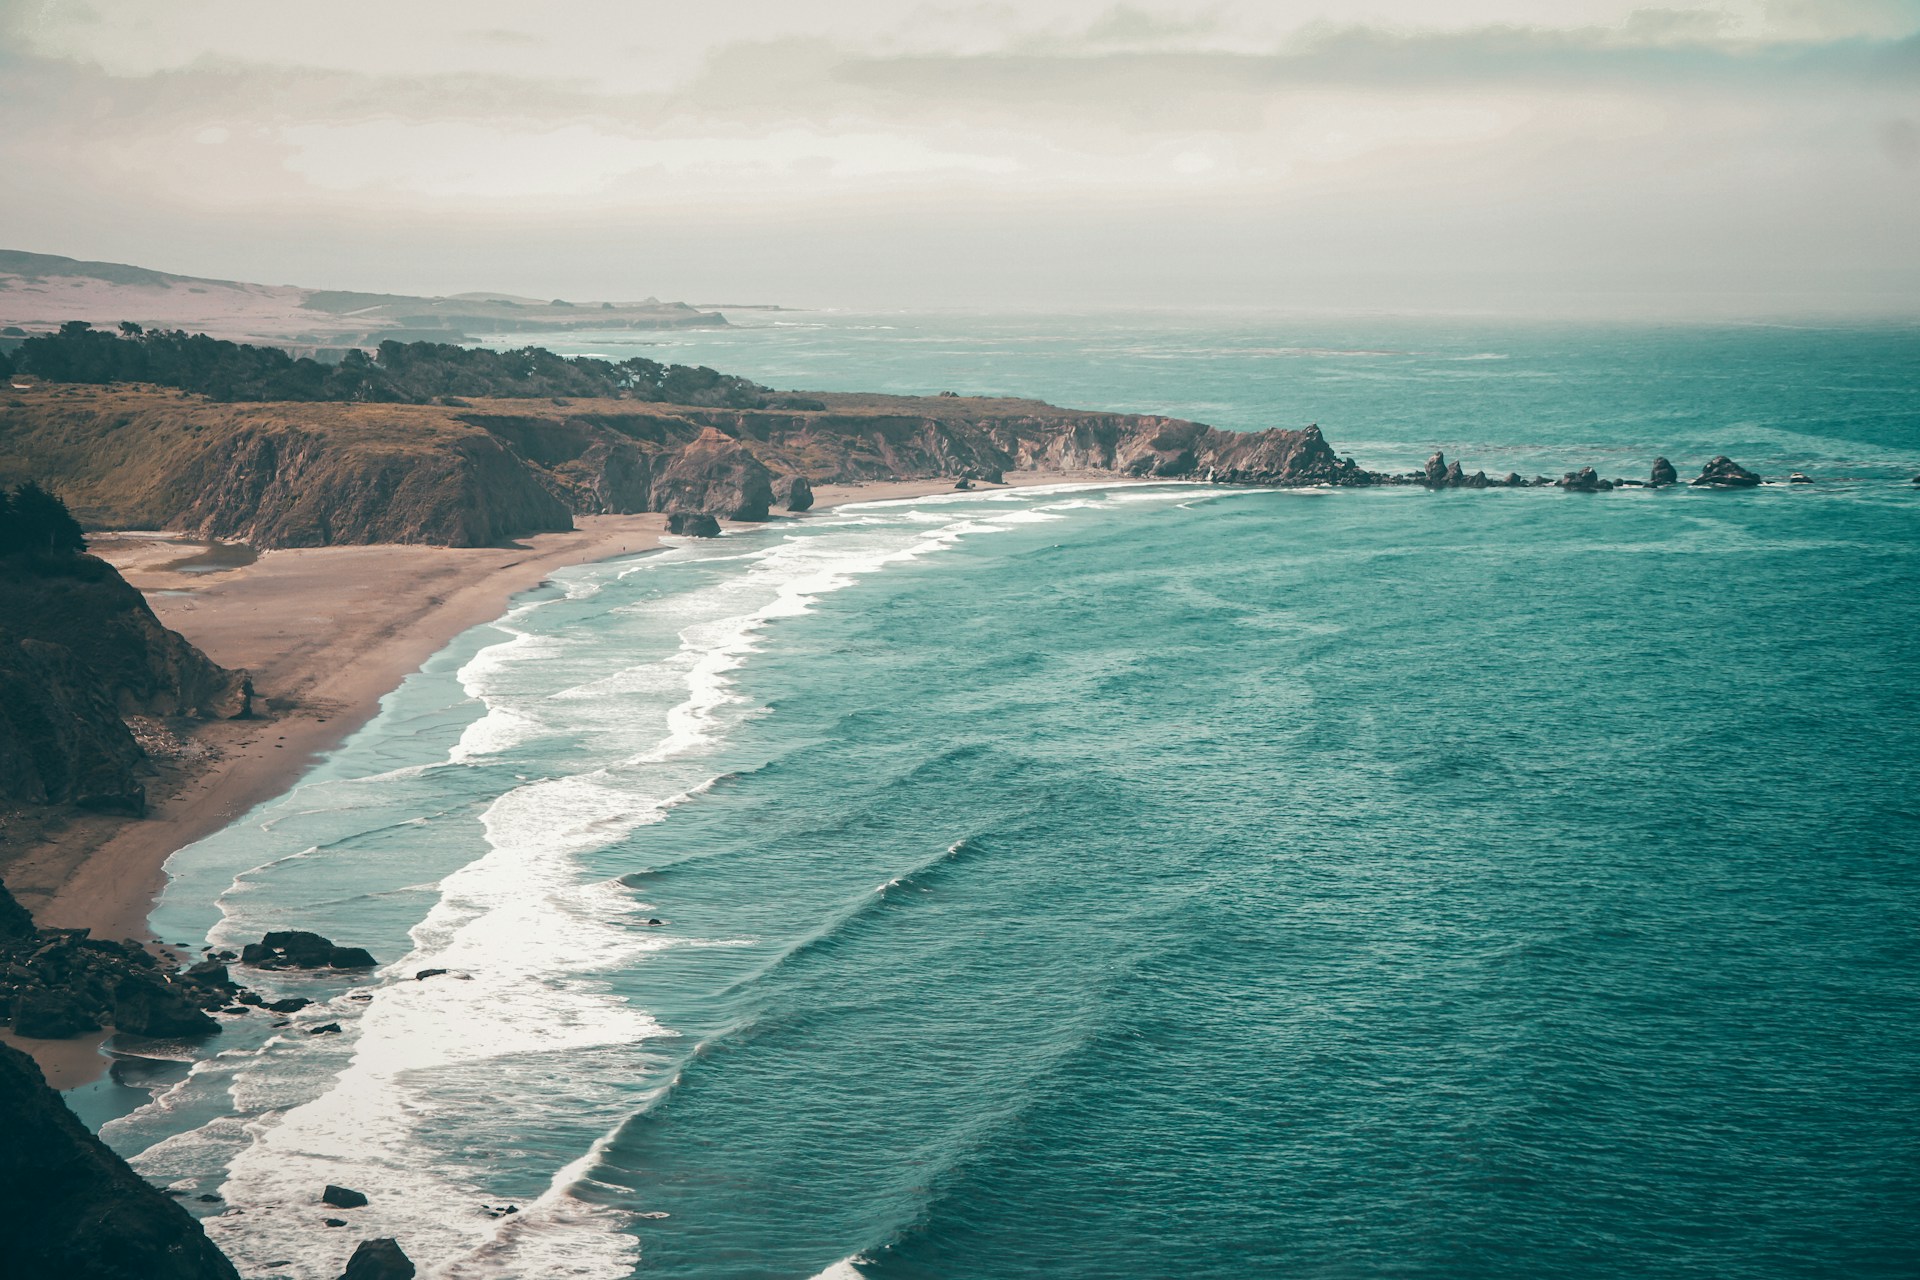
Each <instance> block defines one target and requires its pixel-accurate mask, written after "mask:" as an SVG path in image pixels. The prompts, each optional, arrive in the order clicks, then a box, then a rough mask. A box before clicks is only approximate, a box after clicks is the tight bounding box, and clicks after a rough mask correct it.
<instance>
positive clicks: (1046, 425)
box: [0, 384, 1373, 548]
mask: <svg viewBox="0 0 1920 1280" xmlns="http://www.w3.org/2000/svg"><path fill="white" fill-rule="evenodd" d="M795 403H798V404H800V405H802V406H803V407H797V408H796V407H791V406H792V405H793V404H795ZM1023 470H1092V471H1101V472H1110V473H1113V474H1115V475H1127V476H1143V477H1144V476H1152V477H1162V478H1174V477H1193V478H1207V477H1208V476H1211V477H1212V478H1214V479H1216V480H1222V481H1226V482H1229V483H1236V482H1237V483H1246V484H1263V485H1303V484H1365V483H1369V482H1370V481H1371V479H1372V478H1373V477H1371V475H1370V473H1367V472H1364V471H1362V470H1361V469H1360V468H1358V467H1356V466H1355V465H1354V464H1353V463H1352V462H1351V461H1349V460H1343V459H1341V458H1339V457H1337V456H1336V455H1335V454H1334V452H1333V449H1332V447H1331V446H1330V445H1329V444H1328V443H1327V442H1326V440H1325V439H1324V438H1323V437H1322V436H1321V435H1320V433H1319V431H1318V430H1317V429H1316V428H1313V427H1308V428H1305V429H1303V430H1299V431H1287V430H1277V429H1276V430H1268V431H1260V432H1247V433H1242V432H1231V431H1219V430H1215V429H1214V428H1211V427H1207V426H1204V425H1202V424H1200V423H1194V422H1185V421H1182V420H1180V419H1177V418H1166V417H1159V416H1154V415H1131V414H1114V413H1094V412H1085V411H1080V410H1073V409H1061V408H1056V407H1054V406H1052V405H1047V404H1043V403H1040V402H1038V401H1030V400H1004V399H970V398H961V397H926V398H915V397H908V396H861V395H831V396H821V397H809V398H804V399H803V398H800V397H786V398H785V402H784V403H777V404H774V405H770V406H769V407H764V408H733V407H724V406H699V405H685V404H664V403H654V402H640V401H633V400H625V399H606V398H601V399H585V400H567V399H556V398H554V397H548V398H546V399H541V400H534V399H475V400H461V401H458V402H456V403H451V404H447V403H437V404H418V405H415V404H349V403H338V402H318V403H280V402H274V403H266V404H222V403H217V402H213V401H208V400H205V399H200V398H197V397H191V396H183V395H182V394H181V393H179V392H174V391H167V390H163V389H160V388H155V387H146V386H124V385H116V386H110V387H93V386H76V385H53V384H41V385H39V386H35V387H29V388H25V389H22V390H20V391H17V392H16V393H15V394H14V395H13V396H12V397H11V399H10V400H9V401H8V402H6V403H5V404H0V482H4V481H6V480H9V479H14V478H17V477H26V476H38V477H42V478H44V479H46V480H47V481H48V483H49V484H50V485H51V486H52V487H54V488H56V489H57V490H58V491H59V492H60V493H61V494H62V495H63V496H64V497H66V499H67V500H68V502H69V504H70V505H72V507H73V508H74V511H75V514H76V515H78V516H79V517H80V519H81V520H82V521H83V522H84V523H85V524H87V525H88V526H89V527H91V528H96V529H121V528H147V529H173V530H180V531H183V532H189V533H193V534H196V535H198V536H201V537H206V538H216V539H225V540H238V541H244V542H247V543H250V544H252V545H253V546H256V547H260V548H271V547H310V546H332V545H350V544H368V543H427V544H433V545H441V546H456V547H465V546H492V545H500V544H502V543H505V542H508V541H511V540H513V539H516V538H520V537H524V536H527V535H529V534H535V533H545V532H552V531H557V530H565V529H568V528H571V527H572V517H573V516H574V515H590V514H605V513H611V514H632V513H638V512H644V511H670V512H671V511H686V512H700V513H703V514H713V515H718V516H722V517H725V518H736V519H764V518H765V517H766V515H767V513H768V509H769V507H770V506H771V505H772V504H773V502H774V498H775V494H774V488H773V484H774V477H776V476H777V477H779V478H780V480H779V485H780V491H781V492H782V493H785V494H788V495H791V493H792V492H793V479H794V478H796V477H797V478H799V479H800V480H802V481H805V482H806V485H807V486H808V487H810V486H811V485H814V484H821V483H864V482H870V481H876V480H895V479H928V478H938V477H947V476H951V477H954V478H956V479H957V478H959V477H962V476H971V477H992V476H995V475H998V474H1001V473H1004V472H1007V471H1023Z"/></svg>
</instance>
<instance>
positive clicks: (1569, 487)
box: [1560, 467, 1613, 493]
mask: <svg viewBox="0 0 1920 1280" xmlns="http://www.w3.org/2000/svg"><path fill="white" fill-rule="evenodd" d="M1560 487H1561V488H1562V489H1565V490H1566V491H1567V492H1568V493H1599V492H1601V491H1603V490H1606V489H1611V488H1613V485H1612V483H1611V482H1610V481H1606V480H1602V479H1601V478H1600V477H1599V475H1598V474H1596V473H1595V471H1594V469H1593V468H1592V467H1582V468H1580V469H1579V470H1578V471H1569V472H1567V474H1566V475H1564V476H1562V477H1560Z"/></svg>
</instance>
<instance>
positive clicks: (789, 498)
mask: <svg viewBox="0 0 1920 1280" xmlns="http://www.w3.org/2000/svg"><path fill="white" fill-rule="evenodd" d="M779 489H780V496H781V500H782V504H783V505H784V506H785V507H786V509H787V510H789V511H810V510H812V509H813V485H812V484H811V483H809V482H808V480H807V478H806V477H805V476H788V477H787V478H786V479H785V480H783V481H781V483H780V486H779Z"/></svg>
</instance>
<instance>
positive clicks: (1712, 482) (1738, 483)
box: [1692, 453, 1760, 489]
mask: <svg viewBox="0 0 1920 1280" xmlns="http://www.w3.org/2000/svg"><path fill="white" fill-rule="evenodd" d="M1759 483H1760V477H1759V476H1757V475H1755V474H1754V473H1753V472H1751V471H1749V470H1747V469H1746V468H1745V467H1743V466H1741V465H1740V464H1739V463H1737V462H1735V461H1734V460H1733V459H1732V458H1729V457H1727V455H1725V454H1724V453H1723V454H1721V455H1720V456H1719V457H1717V458H1715V459H1714V460H1713V461H1712V462H1709V463H1708V464H1707V465H1706V466H1704V467H1702V468H1700V474H1699V476H1698V477H1696V478H1695V479H1694V480H1693V481H1692V484H1693V487H1694V488H1696V489H1751V488H1753V487H1754V486H1756V485H1758V484H1759Z"/></svg>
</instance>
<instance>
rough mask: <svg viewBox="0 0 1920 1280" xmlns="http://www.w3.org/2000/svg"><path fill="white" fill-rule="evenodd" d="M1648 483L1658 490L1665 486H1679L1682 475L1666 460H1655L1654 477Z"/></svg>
mask: <svg viewBox="0 0 1920 1280" xmlns="http://www.w3.org/2000/svg"><path fill="white" fill-rule="evenodd" d="M1647 483H1648V484H1650V485H1652V486H1653V487H1654V488H1656V489H1658V488H1659V487H1660V486H1661V485H1663V484H1678V483H1680V473H1679V472H1678V471H1675V470H1674V469H1673V464H1672V463H1671V462H1668V461H1667V460H1666V459H1665V458H1655V459H1654V460H1653V475H1652V477H1651V478H1650V479H1649V480H1648V481H1647Z"/></svg>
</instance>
